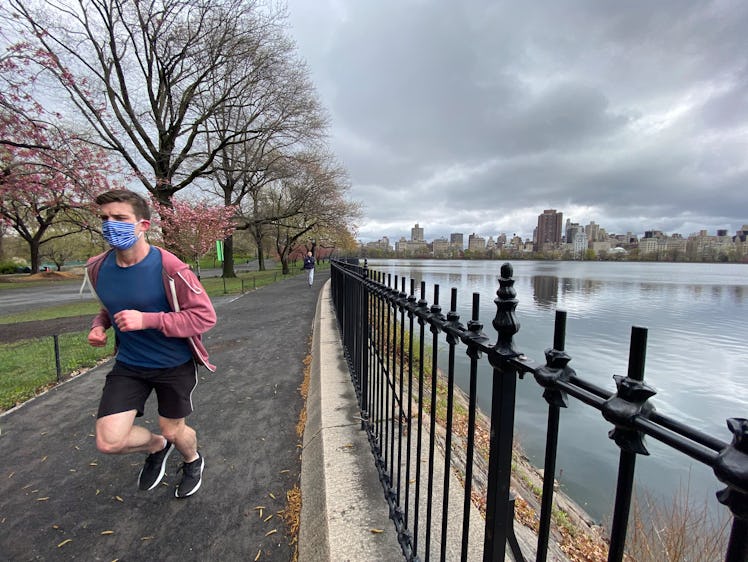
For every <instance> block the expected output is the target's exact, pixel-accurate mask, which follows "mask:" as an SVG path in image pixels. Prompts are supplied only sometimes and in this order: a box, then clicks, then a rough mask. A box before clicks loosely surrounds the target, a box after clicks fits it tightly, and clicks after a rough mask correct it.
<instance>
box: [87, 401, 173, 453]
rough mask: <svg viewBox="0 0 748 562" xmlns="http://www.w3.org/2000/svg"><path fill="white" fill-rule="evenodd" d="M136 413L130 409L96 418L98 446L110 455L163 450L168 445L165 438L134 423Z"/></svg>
mask: <svg viewBox="0 0 748 562" xmlns="http://www.w3.org/2000/svg"><path fill="white" fill-rule="evenodd" d="M136 413H137V412H136V411H135V410H130V411H127V412H120V413H118V414H111V415H109V416H104V417H101V418H99V419H98V420H96V448H97V449H99V451H101V452H102V453H106V454H109V455H113V454H118V455H124V454H127V453H137V452H143V453H156V452H158V451H160V450H162V449H163V448H164V447H165V446H166V440H165V438H164V437H163V436H161V435H156V434H155V433H152V432H151V431H150V430H149V429H146V428H145V427H141V426H138V425H134V422H135V415H136Z"/></svg>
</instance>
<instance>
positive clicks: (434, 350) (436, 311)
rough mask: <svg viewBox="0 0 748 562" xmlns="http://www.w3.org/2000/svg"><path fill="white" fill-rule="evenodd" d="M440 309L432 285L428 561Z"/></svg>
mask: <svg viewBox="0 0 748 562" xmlns="http://www.w3.org/2000/svg"><path fill="white" fill-rule="evenodd" d="M441 310H442V307H441V306H439V285H434V303H433V304H432V305H431V321H430V329H431V403H430V404H429V414H430V416H429V473H428V495H427V500H426V545H425V548H426V555H425V558H424V560H426V561H428V560H429V559H430V554H431V552H430V551H431V526H432V523H431V517H432V509H433V504H434V448H435V446H436V401H437V388H438V386H439V379H438V373H439V326H438V325H437V324H436V321H437V320H439V319H440V317H441Z"/></svg>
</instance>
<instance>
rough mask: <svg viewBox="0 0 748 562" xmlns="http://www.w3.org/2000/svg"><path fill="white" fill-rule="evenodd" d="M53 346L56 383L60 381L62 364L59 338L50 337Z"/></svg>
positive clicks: (56, 336)
mask: <svg viewBox="0 0 748 562" xmlns="http://www.w3.org/2000/svg"><path fill="white" fill-rule="evenodd" d="M52 341H53V342H54V346H55V371H56V372H57V382H60V381H62V362H61V361H60V336H58V335H57V334H55V335H54V336H52Z"/></svg>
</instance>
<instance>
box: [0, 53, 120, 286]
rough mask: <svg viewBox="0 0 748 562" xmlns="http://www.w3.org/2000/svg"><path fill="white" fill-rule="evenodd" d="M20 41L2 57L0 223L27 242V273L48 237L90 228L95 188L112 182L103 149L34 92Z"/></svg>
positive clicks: (34, 267)
mask: <svg viewBox="0 0 748 562" xmlns="http://www.w3.org/2000/svg"><path fill="white" fill-rule="evenodd" d="M35 68H36V67H35V66H34V64H33V60H32V57H30V56H29V53H28V52H27V51H25V50H24V49H23V48H22V47H19V46H15V47H13V48H11V49H9V50H8V51H7V52H5V53H3V54H2V55H0V222H2V223H3V224H4V226H5V227H6V228H7V227H10V228H12V229H13V230H15V231H16V232H17V233H18V235H19V236H20V237H21V238H22V239H23V240H24V241H25V242H26V243H27V244H28V246H29V254H30V256H29V257H30V263H31V271H32V273H36V272H38V271H39V259H40V248H41V247H42V245H43V244H44V243H46V242H49V241H51V240H55V239H58V238H62V237H65V236H67V235H69V234H71V233H74V232H80V231H82V230H86V229H88V228H90V218H91V215H90V202H91V198H92V194H94V193H97V192H100V191H103V190H105V189H108V188H109V187H110V181H109V175H110V174H113V173H114V170H113V166H112V163H111V161H110V160H109V159H108V157H107V154H106V153H105V152H104V151H103V150H101V149H100V148H97V147H95V146H93V145H91V144H90V143H87V142H85V141H84V140H82V139H81V138H80V137H79V136H78V135H77V134H76V132H75V131H74V130H72V129H70V128H67V127H66V126H64V125H63V124H62V123H61V119H60V116H59V115H58V114H54V113H49V112H47V111H45V109H44V108H43V106H42V105H41V104H40V103H39V102H38V101H37V100H36V98H35V95H34V94H35V93H36V92H35V88H34V85H35V78H36V76H35Z"/></svg>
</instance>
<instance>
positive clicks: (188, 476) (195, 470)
mask: <svg viewBox="0 0 748 562" xmlns="http://www.w3.org/2000/svg"><path fill="white" fill-rule="evenodd" d="M197 454H198V457H197V459H195V460H194V461H192V462H184V463H182V466H181V467H179V470H181V471H182V481H181V482H180V483H179V485H178V486H177V490H176V492H175V493H174V495H175V496H176V497H178V498H186V497H188V496H191V495H192V494H194V493H195V492H197V491H198V490H199V489H200V484H202V483H203V468H204V467H205V459H204V458H203V456H202V455H201V454H200V452H199V451H198V453H197Z"/></svg>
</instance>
